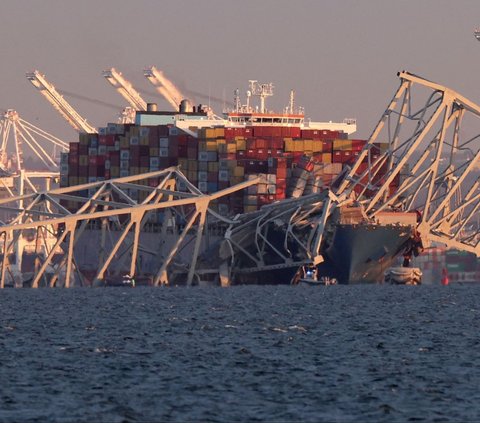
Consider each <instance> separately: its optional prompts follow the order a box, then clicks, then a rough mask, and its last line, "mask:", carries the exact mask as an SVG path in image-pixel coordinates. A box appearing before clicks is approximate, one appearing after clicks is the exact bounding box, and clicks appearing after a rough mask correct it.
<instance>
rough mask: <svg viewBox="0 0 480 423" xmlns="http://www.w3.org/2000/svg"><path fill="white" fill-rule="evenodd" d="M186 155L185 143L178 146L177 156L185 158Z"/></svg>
mask: <svg viewBox="0 0 480 423" xmlns="http://www.w3.org/2000/svg"><path fill="white" fill-rule="evenodd" d="M187 156H188V147H187V146H186V145H179V146H178V157H182V158H186V157H187Z"/></svg>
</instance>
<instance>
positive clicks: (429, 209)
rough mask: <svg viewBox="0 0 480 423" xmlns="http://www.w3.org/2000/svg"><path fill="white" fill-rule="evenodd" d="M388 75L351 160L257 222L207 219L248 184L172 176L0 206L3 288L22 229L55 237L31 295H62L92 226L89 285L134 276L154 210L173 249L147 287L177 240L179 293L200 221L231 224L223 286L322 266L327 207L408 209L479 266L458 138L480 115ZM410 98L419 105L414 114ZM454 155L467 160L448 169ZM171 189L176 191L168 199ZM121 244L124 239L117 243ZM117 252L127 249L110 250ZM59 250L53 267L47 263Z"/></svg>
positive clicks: (438, 92) (427, 240)
mask: <svg viewBox="0 0 480 423" xmlns="http://www.w3.org/2000/svg"><path fill="white" fill-rule="evenodd" d="M399 76H400V81H401V83H400V87H399V88H398V90H397V91H396V93H395V95H394V97H393V99H392V101H391V102H390V104H389V105H388V107H387V109H386V110H385V112H384V113H383V114H382V117H381V119H380V121H379V123H378V124H377V126H376V127H375V129H374V131H373V133H372V135H371V136H370V138H369V139H368V142H367V143H366V145H365V147H364V148H363V150H362V151H361V152H360V154H359V157H358V159H357V160H356V162H355V163H354V164H353V165H352V167H351V168H350V169H347V171H346V172H345V173H344V174H343V175H342V176H341V178H339V179H337V181H335V182H334V183H333V184H332V187H331V189H330V190H328V191H325V192H322V193H319V194H311V195H309V196H304V197H300V198H298V199H289V200H285V201H282V202H280V203H275V204H272V205H268V206H264V207H263V208H262V209H261V210H259V211H257V212H254V213H248V214H244V215H239V216H237V217H236V218H235V219H234V220H232V221H229V220H228V219H225V218H222V217H221V216H218V215H216V214H215V213H213V212H212V211H211V210H209V204H210V202H211V201H214V200H215V199H218V198H220V197H222V196H224V195H227V194H229V193H231V192H233V191H236V190H239V189H243V188H245V187H247V186H249V185H252V184H254V183H257V182H258V181H255V180H253V181H248V182H244V183H242V184H239V185H237V186H235V187H231V188H229V189H226V190H222V191H220V192H218V193H215V194H212V195H203V194H201V192H200V191H199V190H198V189H197V188H196V187H194V186H193V185H192V184H190V183H189V182H188V180H186V179H185V177H184V176H183V174H182V173H181V172H179V171H178V170H177V169H175V168H169V169H166V170H164V171H159V172H153V173H149V174H144V175H138V176H131V177H127V178H119V179H115V180H111V181H103V182H96V183H93V184H86V185H80V186H75V187H70V188H60V189H57V190H52V191H48V192H43V193H40V194H32V195H30V196H22V197H16V198H12V199H6V200H0V209H6V210H10V211H11V212H12V213H14V215H15V217H14V219H13V220H12V221H11V222H9V223H8V225H4V226H0V239H1V240H3V248H2V251H3V253H2V255H1V257H2V261H1V263H2V264H1V266H2V267H1V278H2V279H1V283H2V286H4V284H5V281H6V278H7V277H8V276H9V275H10V277H12V275H13V274H14V271H12V269H14V266H12V265H11V263H10V254H11V252H12V251H13V249H14V246H15V245H16V243H18V240H19V239H20V237H21V235H22V231H26V230H32V229H34V230H35V231H36V232H35V234H36V235H35V239H36V242H35V246H36V247H35V248H38V243H39V242H40V241H41V240H42V239H45V232H48V231H50V232H51V233H54V235H55V236H54V237H53V240H54V244H53V245H52V246H50V247H48V246H46V247H45V248H44V250H45V253H44V254H43V256H42V255H41V254H38V257H37V264H36V266H35V272H34V274H33V276H32V286H34V287H37V286H39V284H40V283H41V281H42V280H43V281H44V283H45V281H46V279H48V281H46V283H47V284H48V285H49V286H54V285H55V284H57V283H58V280H59V277H60V276H61V278H62V279H63V284H64V286H70V285H72V280H73V279H72V275H73V274H74V271H75V270H78V265H77V264H76V259H75V246H76V244H77V241H78V239H79V238H80V237H81V236H82V234H83V232H84V231H85V229H86V228H87V226H88V225H89V224H91V223H92V222H96V224H97V225H99V228H100V229H101V231H100V232H101V234H102V236H101V241H100V251H101V253H100V255H99V257H98V263H96V267H95V268H96V269H97V270H96V275H95V280H96V281H102V280H105V278H106V277H108V276H109V275H112V274H115V272H117V274H119V272H125V271H127V272H128V273H129V274H130V275H136V274H138V269H139V266H138V257H139V250H140V249H141V245H140V242H139V240H140V236H141V234H142V233H143V232H142V229H143V227H144V225H145V224H146V222H147V221H148V219H149V218H148V216H149V214H151V213H155V212H159V211H161V212H162V216H163V221H162V223H161V224H160V227H159V228H158V230H157V233H158V237H159V238H160V239H162V238H163V237H166V236H167V235H168V233H172V231H175V233H172V239H174V242H173V243H172V244H171V245H170V246H169V247H168V248H164V249H163V250H162V252H161V253H160V252H159V251H157V252H152V254H153V256H154V259H155V260H154V262H155V263H156V265H157V267H156V269H155V272H153V282H154V284H155V285H159V284H166V283H169V274H171V269H172V266H173V262H174V259H175V258H176V257H177V256H178V254H179V251H180V250H181V249H182V244H183V243H184V241H186V240H187V238H189V241H192V240H194V241H193V244H194V247H193V248H192V252H191V255H190V257H189V260H188V261H189V263H187V264H186V265H185V263H184V265H185V266H186V267H185V269H186V270H187V271H186V273H187V274H188V275H187V276H186V280H187V283H189V284H191V283H192V281H193V278H194V275H197V276H198V274H199V273H201V269H198V266H197V258H198V256H199V253H200V250H201V244H202V234H203V232H204V227H205V224H206V218H207V215H213V216H214V217H215V219H218V220H219V221H222V222H224V223H229V224H230V227H229V228H228V230H226V231H225V232H224V234H221V235H224V242H223V244H222V245H221V247H220V249H219V257H218V258H219V260H220V261H222V260H223V262H222V263H221V264H220V265H219V269H218V272H219V275H220V278H221V279H222V277H224V278H226V283H228V282H229V281H230V280H231V277H232V275H234V274H248V273H255V272H259V271H269V270H276V269H282V268H292V267H295V266H301V265H304V264H319V263H321V262H322V260H323V257H322V245H323V244H322V242H323V241H324V239H325V237H326V236H327V235H328V233H327V232H328V230H329V225H328V222H329V219H331V216H332V214H333V213H334V211H335V209H337V208H340V207H343V206H348V205H356V206H359V205H360V206H361V207H362V209H363V213H364V216H365V219H367V220H368V221H370V222H375V221H376V219H377V218H378V217H379V216H380V215H379V213H381V212H385V211H401V212H411V211H417V212H418V216H419V218H418V225H417V231H418V233H419V235H420V237H421V241H422V243H423V246H424V247H428V246H429V245H430V244H431V243H442V244H445V245H447V246H448V247H451V248H457V249H461V250H465V251H469V252H473V253H475V254H477V256H478V255H479V253H480V251H479V237H480V234H479V225H478V222H477V220H478V208H479V205H480V202H479V201H480V192H479V176H478V166H479V154H480V153H479V148H478V147H479V146H478V144H479V138H480V131H479V132H476V134H477V135H469V136H466V135H465V134H466V133H468V132H469V131H470V129H471V127H470V125H469V124H466V125H465V124H464V122H465V120H466V118H467V117H473V118H474V120H475V121H474V122H473V123H478V122H477V120H478V118H479V117H480V107H479V106H477V105H476V104H474V103H472V102H471V101H469V100H467V99H466V98H464V97H463V96H461V95H459V94H458V93H456V92H454V91H452V90H450V89H448V88H446V87H443V86H441V85H438V84H435V83H432V82H430V81H427V80H425V79H422V78H420V77H418V76H415V75H412V74H409V73H406V72H402V73H400V74H399ZM414 88H415V89H414ZM417 91H419V93H417ZM422 91H423V92H422ZM417 95H419V98H421V99H425V101H420V105H418V104H417V103H418V101H417ZM422 95H423V97H422ZM472 126H473V125H472ZM465 152H467V153H468V154H470V156H469V157H467V156H466V159H465V160H464V161H463V162H461V161H459V157H460V155H461V154H465ZM152 178H153V179H155V178H159V179H158V181H157V183H156V184H154V185H155V186H149V185H148V183H147V182H146V181H148V180H152ZM142 181H143V182H142ZM135 182H136V183H135ZM178 184H182V185H183V186H184V188H186V189H183V190H181V191H180V190H178V189H177V187H178ZM84 190H88V195H86V196H85V195H83V196H82V195H79V194H78V193H79V192H82V191H84ZM131 190H133V191H135V190H136V191H142V192H145V194H144V195H145V198H144V200H143V201H141V202H138V201H136V200H135V199H134V198H133V197H132V196H131V195H130V192H131ZM76 193H77V194H76ZM61 200H63V201H74V202H77V203H78V204H81V207H80V208H79V210H78V211H77V212H75V213H71V212H69V210H68V209H67V208H66V207H64V206H63V205H62V204H61ZM20 201H23V202H24V204H25V210H23V209H22V208H21V207H18V202H20ZM16 202H17V203H16ZM15 204H17V205H15ZM112 218H116V219H117V221H118V222H116V223H115V224H116V225H117V226H118V229H117V238H116V240H114V241H113V242H111V243H110V245H107V242H106V238H107V233H108V229H109V228H110V227H111V226H112V225H113V223H112V221H111V219H112ZM177 218H178V219H179V220H181V221H182V222H183V223H182V225H181V228H180V227H179V226H178V225H177V224H176V222H178V219H177ZM120 221H121V222H120ZM195 224H196V227H194V225H195ZM59 228H60V229H59ZM272 233H273V235H274V236H273V238H272ZM128 236H130V237H131V238H132V240H130V241H129V242H125V241H126V239H127V237H128ZM272 239H275V242H272ZM124 244H126V248H125V249H124V251H123V252H120V248H121V246H122V245H124ZM203 250H205V249H203ZM59 251H60V258H57V259H56V260H53V258H54V256H55V254H56V253H57V252H59ZM128 260H129V263H127V265H125V264H124V262H125V261H128ZM114 262H116V264H117V267H116V270H114V267H115V266H114ZM226 263H227V265H226V266H225V264H226ZM62 272H63V273H62ZM47 274H48V278H47Z"/></svg>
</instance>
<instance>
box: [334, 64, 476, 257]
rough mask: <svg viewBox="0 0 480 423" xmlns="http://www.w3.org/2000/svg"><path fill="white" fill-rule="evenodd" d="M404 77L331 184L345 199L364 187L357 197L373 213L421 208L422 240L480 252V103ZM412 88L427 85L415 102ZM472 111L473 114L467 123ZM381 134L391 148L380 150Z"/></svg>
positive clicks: (336, 192)
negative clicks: (352, 161) (354, 157)
mask: <svg viewBox="0 0 480 423" xmlns="http://www.w3.org/2000/svg"><path fill="white" fill-rule="evenodd" d="M399 77H400V80H401V84H400V87H399V88H398V90H397V92H396V93H395V95H394V97H393V99H392V101H391V102H390V104H389V106H388V108H387V109H386V110H385V112H384V113H383V115H382V118H381V119H380V121H379V123H378V124H377V126H376V127H375V129H374V131H373V133H372V135H371V136H370V138H369V140H368V143H367V144H366V146H365V148H364V149H363V151H362V152H361V154H360V156H359V157H358V160H357V161H356V162H355V164H354V165H353V167H352V169H351V170H350V172H349V173H348V174H347V175H346V177H345V178H344V180H343V181H342V183H341V184H340V186H339V188H338V189H336V190H335V189H334V190H333V191H334V193H335V195H336V196H338V197H340V198H343V199H345V198H348V197H349V196H351V194H352V193H354V192H355V191H356V192H357V193H359V195H358V194H357V195H356V196H355V197H356V198H357V199H358V200H359V201H360V202H361V203H362V204H363V205H364V207H365V212H366V214H367V215H368V217H370V218H375V216H376V215H377V214H378V213H379V212H382V211H384V210H389V209H390V210H391V209H393V210H401V211H413V210H416V211H418V212H419V213H420V214H421V216H420V218H419V224H418V227H417V230H418V232H419V234H420V237H421V239H422V242H423V245H424V246H425V247H428V246H429V245H430V244H431V243H432V242H438V243H442V244H445V245H447V246H448V247H451V248H457V249H460V250H465V251H469V252H472V253H475V254H476V255H477V256H478V255H480V250H479V241H480V229H479V225H478V217H479V215H478V209H479V206H480V189H479V186H480V185H479V164H480V149H479V146H480V130H479V129H478V122H479V120H478V119H479V118H480V107H479V106H478V105H476V104H475V103H473V102H471V101H470V100H468V99H466V98H465V97H463V96H461V95H460V94H458V93H456V92H455V91H453V90H451V89H449V88H446V87H444V86H441V85H439V84H435V83H433V82H430V81H427V80H425V79H423V78H420V77H418V76H415V75H413V74H410V73H407V72H401V73H399ZM414 88H416V89H417V90H421V89H423V90H424V91H426V101H425V103H424V104H423V105H422V106H420V107H418V108H416V109H415V108H414V105H413V101H412V100H413V98H414V95H415V94H416V92H414V91H415V90H414ZM467 117H469V118H471V119H472V118H473V121H470V122H468V124H467V123H464V122H465V120H466V118H467ZM475 124H476V126H477V129H476V130H475V128H474V126H475ZM378 142H383V143H386V144H387V148H386V149H385V150H384V151H378V148H377V147H376V146H375V143H378ZM462 159H463V160H462ZM365 161H366V162H367V163H368V166H367V168H366V169H364V170H362V168H361V166H362V165H361V164H362V163H365ZM395 181H397V182H396V183H395ZM392 185H393V186H394V188H395V189H392Z"/></svg>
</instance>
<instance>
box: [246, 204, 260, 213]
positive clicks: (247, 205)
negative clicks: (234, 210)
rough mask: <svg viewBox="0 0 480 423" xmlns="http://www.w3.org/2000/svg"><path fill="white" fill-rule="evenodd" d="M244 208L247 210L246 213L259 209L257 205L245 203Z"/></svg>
mask: <svg viewBox="0 0 480 423" xmlns="http://www.w3.org/2000/svg"><path fill="white" fill-rule="evenodd" d="M243 210H244V211H245V213H250V212H254V211H256V210H257V206H254V205H251V204H244V205H243Z"/></svg>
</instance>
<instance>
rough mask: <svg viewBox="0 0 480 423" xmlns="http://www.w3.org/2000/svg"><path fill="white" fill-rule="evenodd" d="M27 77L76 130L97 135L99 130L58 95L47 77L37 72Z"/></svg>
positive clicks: (30, 73)
mask: <svg viewBox="0 0 480 423" xmlns="http://www.w3.org/2000/svg"><path fill="white" fill-rule="evenodd" d="M26 77H27V79H28V80H29V81H30V82H31V83H32V84H33V85H34V86H35V87H36V88H37V89H38V90H39V91H40V93H41V94H42V95H43V96H44V97H45V98H46V99H47V101H48V102H49V103H50V104H51V105H52V106H53V107H54V108H55V109H56V110H57V111H58V112H60V114H61V115H62V116H63V117H64V118H65V120H66V121H67V122H68V123H69V124H70V125H71V126H72V127H73V128H74V129H75V130H77V131H79V132H86V133H88V134H95V133H97V130H96V129H95V128H94V127H93V126H91V125H90V124H89V123H87V120H86V119H85V118H83V117H82V116H80V114H78V112H77V111H76V110H75V109H74V108H73V107H72V106H71V105H70V104H69V103H68V102H67V101H66V100H65V99H64V98H63V96H62V95H60V94H59V93H58V91H57V90H56V89H55V87H54V86H53V85H52V84H50V83H49V82H48V81H47V80H46V78H45V75H42V74H41V73H40V72H39V71H37V70H35V71H33V72H29V73H27V74H26Z"/></svg>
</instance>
